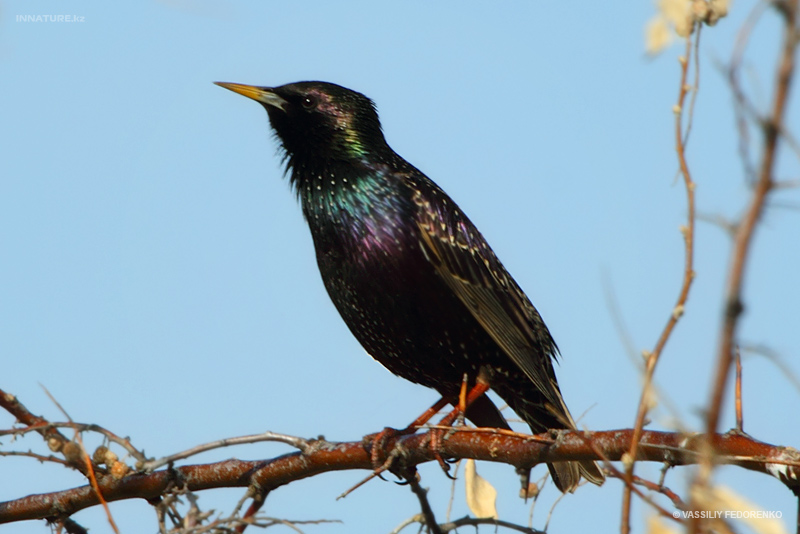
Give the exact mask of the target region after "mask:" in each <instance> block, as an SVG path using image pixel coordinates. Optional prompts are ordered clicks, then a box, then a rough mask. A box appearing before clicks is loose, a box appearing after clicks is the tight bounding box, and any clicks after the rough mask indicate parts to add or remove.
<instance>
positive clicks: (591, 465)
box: [547, 386, 606, 493]
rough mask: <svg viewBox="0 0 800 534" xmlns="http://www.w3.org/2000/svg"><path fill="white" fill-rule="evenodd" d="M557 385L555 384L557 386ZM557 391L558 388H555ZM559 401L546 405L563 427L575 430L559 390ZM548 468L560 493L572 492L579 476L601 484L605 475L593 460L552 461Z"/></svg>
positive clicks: (575, 427) (573, 421)
mask: <svg viewBox="0 0 800 534" xmlns="http://www.w3.org/2000/svg"><path fill="white" fill-rule="evenodd" d="M557 387H558V386H556V388H557ZM556 391H558V389H556ZM557 398H558V400H559V401H560V406H559V407H558V408H554V407H553V406H552V405H550V406H548V407H549V408H550V411H551V412H552V414H553V415H554V416H555V417H556V419H558V420H559V421H560V422H561V423H562V425H563V426H564V427H565V428H568V429H570V430H577V425H576V424H575V420H574V419H573V418H572V414H570V413H569V409H568V408H567V405H566V404H565V403H564V399H563V398H562V397H561V394H560V392H559V394H558V396H557ZM547 468H548V469H549V470H550V476H551V477H552V478H553V482H554V483H555V485H556V487H557V488H558V489H559V490H561V493H567V492H570V493H572V492H573V491H575V488H577V487H578V483H580V481H581V477H583V478H585V479H586V480H588V481H589V482H591V483H592V484H595V485H597V486H602V485H603V482H605V480H606V477H605V475H603V472H602V471H601V470H600V466H599V465H597V462H595V461H594V460H576V461H574V462H553V463H551V464H547Z"/></svg>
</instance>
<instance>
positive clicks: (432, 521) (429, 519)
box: [405, 468, 444, 534]
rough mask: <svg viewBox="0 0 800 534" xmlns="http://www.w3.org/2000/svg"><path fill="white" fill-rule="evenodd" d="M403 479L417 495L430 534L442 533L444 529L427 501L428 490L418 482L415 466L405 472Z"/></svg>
mask: <svg viewBox="0 0 800 534" xmlns="http://www.w3.org/2000/svg"><path fill="white" fill-rule="evenodd" d="M405 479H406V480H407V481H408V485H409V486H410V487H411V491H412V492H413V493H414V495H416V496H417V499H418V500H419V506H420V508H421V509H422V517H423V518H424V519H425V525H427V527H428V532H430V534H444V531H443V530H442V528H441V527H440V526H439V523H437V522H436V516H435V515H434V513H433V508H431V503H430V502H428V490H426V489H425V488H423V487H422V486H421V485H420V483H419V480H420V479H419V473H418V472H417V470H416V469H415V468H412V469H409V470H408V472H407V473H406V474H405Z"/></svg>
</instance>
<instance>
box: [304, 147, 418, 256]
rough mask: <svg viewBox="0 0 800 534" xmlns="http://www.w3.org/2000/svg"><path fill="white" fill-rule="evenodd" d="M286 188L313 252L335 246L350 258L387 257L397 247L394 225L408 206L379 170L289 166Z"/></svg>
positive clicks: (391, 178) (400, 189)
mask: <svg viewBox="0 0 800 534" xmlns="http://www.w3.org/2000/svg"><path fill="white" fill-rule="evenodd" d="M290 168H291V178H290V179H291V183H292V187H293V188H294V190H295V193H296V194H297V196H298V199H299V201H300V204H301V206H302V208H303V215H304V216H305V218H306V221H307V222H308V225H309V227H310V228H311V233H312V235H313V237H314V242H315V245H316V246H317V247H320V246H329V245H333V244H334V243H336V245H338V246H343V247H344V248H346V249H348V250H349V251H350V252H351V253H352V254H353V255H354V259H362V260H369V259H370V258H373V257H376V256H385V255H391V254H392V253H394V252H395V251H397V250H398V249H399V248H402V247H403V242H404V241H405V236H404V235H403V228H402V227H401V224H400V222H401V221H402V220H403V219H404V217H408V210H410V205H411V203H410V201H409V199H408V198H407V195H405V194H403V193H404V191H405V190H406V189H405V187H404V185H403V184H401V183H399V180H398V178H397V175H396V174H392V173H390V172H388V168H385V167H384V166H382V165H370V164H368V163H367V162H363V164H362V165H359V166H353V165H352V163H351V162H348V163H347V164H346V165H337V164H336V163H335V162H328V165H326V166H325V167H317V168H311V167H308V166H302V165H300V166H291V163H290Z"/></svg>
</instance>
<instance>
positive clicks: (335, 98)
mask: <svg viewBox="0 0 800 534" xmlns="http://www.w3.org/2000/svg"><path fill="white" fill-rule="evenodd" d="M215 83H216V84H217V85H219V86H221V87H224V88H226V89H230V90H231V91H234V92H236V93H239V94H241V95H244V96H246V97H248V98H252V99H253V100H255V101H257V102H259V103H260V104H261V105H263V106H264V108H266V110H267V113H268V114H269V121H270V124H272V128H273V129H274V130H275V133H276V134H277V136H278V138H279V139H280V141H281V144H282V145H283V148H284V150H285V151H286V155H287V156H288V158H289V165H290V166H296V165H298V164H313V163H314V162H316V161H320V162H323V163H324V162H330V161H332V160H339V161H353V160H358V159H362V158H366V157H369V156H380V155H381V153H382V152H383V151H385V150H387V149H388V147H387V145H386V141H385V139H384V137H383V133H382V132H381V124H380V121H379V120H378V113H377V111H376V110H375V104H374V103H373V102H372V100H370V99H369V98H367V97H366V96H364V95H362V94H361V93H357V92H356V91H351V90H350V89H347V88H344V87H341V86H339V85H336V84H332V83H326V82H298V83H291V84H287V85H281V86H280V87H257V86H252V85H242V84H237V83H226V82H215Z"/></svg>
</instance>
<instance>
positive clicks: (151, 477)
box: [0, 428, 800, 524]
mask: <svg viewBox="0 0 800 534" xmlns="http://www.w3.org/2000/svg"><path fill="white" fill-rule="evenodd" d="M632 437H633V431H632V430H616V431H606V432H593V433H591V434H587V433H582V432H565V433H563V434H562V436H561V437H560V438H559V439H557V440H553V441H551V442H550V443H545V442H543V441H542V436H538V439H535V440H534V439H531V436H527V435H524V434H519V435H517V436H511V435H505V434H492V433H489V432H471V431H469V429H460V428H459V429H454V431H453V433H452V435H451V436H449V437H448V439H446V440H443V441H442V442H441V448H440V451H439V453H440V454H442V455H443V456H445V457H448V458H475V459H476V460H484V461H490V462H501V463H506V464H510V465H513V466H532V465H535V464H538V463H542V462H552V461H563V460H587V459H596V458H597V454H596V453H595V452H594V450H593V447H596V448H598V449H599V450H601V451H602V452H603V454H604V455H605V456H606V457H607V458H608V459H609V460H612V461H617V460H619V459H620V458H622V456H623V455H624V454H626V453H628V451H629V448H630V442H631V439H632ZM587 438H588V439H589V440H590V441H591V444H592V446H589V445H587V443H586V442H587ZM704 442H705V439H704V435H702V434H696V435H686V434H679V433H668V432H654V431H643V432H642V434H641V441H640V444H639V447H638V451H639V452H638V458H637V460H639V461H657V462H666V463H667V464H669V465H685V464H692V463H697V462H698V461H700V460H701V457H702V453H701V451H702V447H703V444H704ZM711 446H712V448H713V451H714V454H715V455H716V460H717V461H718V462H720V463H727V464H731V465H738V466H741V467H743V468H745V469H749V470H753V471H757V472H761V473H766V474H769V475H772V476H774V477H776V478H778V479H779V480H780V481H781V482H783V483H784V484H786V485H787V486H788V487H790V488H792V489H794V490H797V489H799V488H800V452H798V451H796V450H794V449H790V448H786V447H779V446H775V445H769V444H766V443H762V442H759V441H756V440H754V439H752V438H750V437H748V436H745V435H740V434H736V433H730V434H717V435H715V436H714V437H713V439H712V441H711ZM386 447H387V448H395V447H399V448H402V449H403V450H404V451H405V453H404V454H403V455H402V456H401V457H399V458H398V462H399V463H400V464H401V465H398V468H399V469H409V468H411V467H414V466H416V465H419V464H421V463H424V462H430V461H434V460H435V452H434V451H432V450H431V448H430V447H429V445H428V436H427V435H426V434H424V433H422V434H414V435H410V436H401V437H398V438H394V439H389V440H388V442H387V444H386ZM369 449H370V448H369V446H364V444H363V442H362V441H361V440H359V441H354V442H342V443H336V442H328V441H324V440H310V441H309V447H308V448H307V450H306V451H305V452H294V453H291V454H286V455H283V456H279V457H277V458H272V459H269V460H262V461H243V460H226V461H223V462H217V463H212V464H201V465H187V466H180V467H175V468H173V469H166V470H160V471H156V472H154V473H131V474H129V475H127V476H124V477H122V478H119V479H118V478H115V477H113V476H111V475H103V474H101V473H98V475H99V476H98V479H97V484H98V487H99V489H100V491H101V493H102V495H103V497H104V498H105V500H106V501H107V502H113V501H119V500H124V499H132V498H140V499H147V500H148V501H153V500H154V499H158V498H160V497H161V496H162V495H163V494H164V493H165V492H167V491H169V490H170V488H173V487H180V488H185V489H186V490H189V491H201V490H206V489H214V488H223V487H242V488H248V487H257V488H260V490H261V491H263V492H265V493H268V492H270V491H272V490H274V489H276V488H279V487H281V486H284V485H286V484H289V483H291V482H295V481H298V480H302V479H304V478H308V477H311V476H314V475H317V474H320V473H324V472H332V471H342V470H353V469H361V470H372V468H373V466H372V460H371V456H370V452H371V451H370V450H369ZM97 504H99V500H98V497H97V495H96V493H95V492H94V490H93V489H92V488H91V486H81V487H78V488H73V489H69V490H64V491H58V492H53V493H47V494H40V495H30V496H27V497H23V498H20V499H15V500H13V501H8V502H4V503H0V524H2V523H9V522H13V521H23V520H28V519H43V518H59V517H67V516H69V515H71V514H74V513H75V512H77V511H79V510H83V509H85V508H88V507H91V506H95V505H97Z"/></svg>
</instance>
